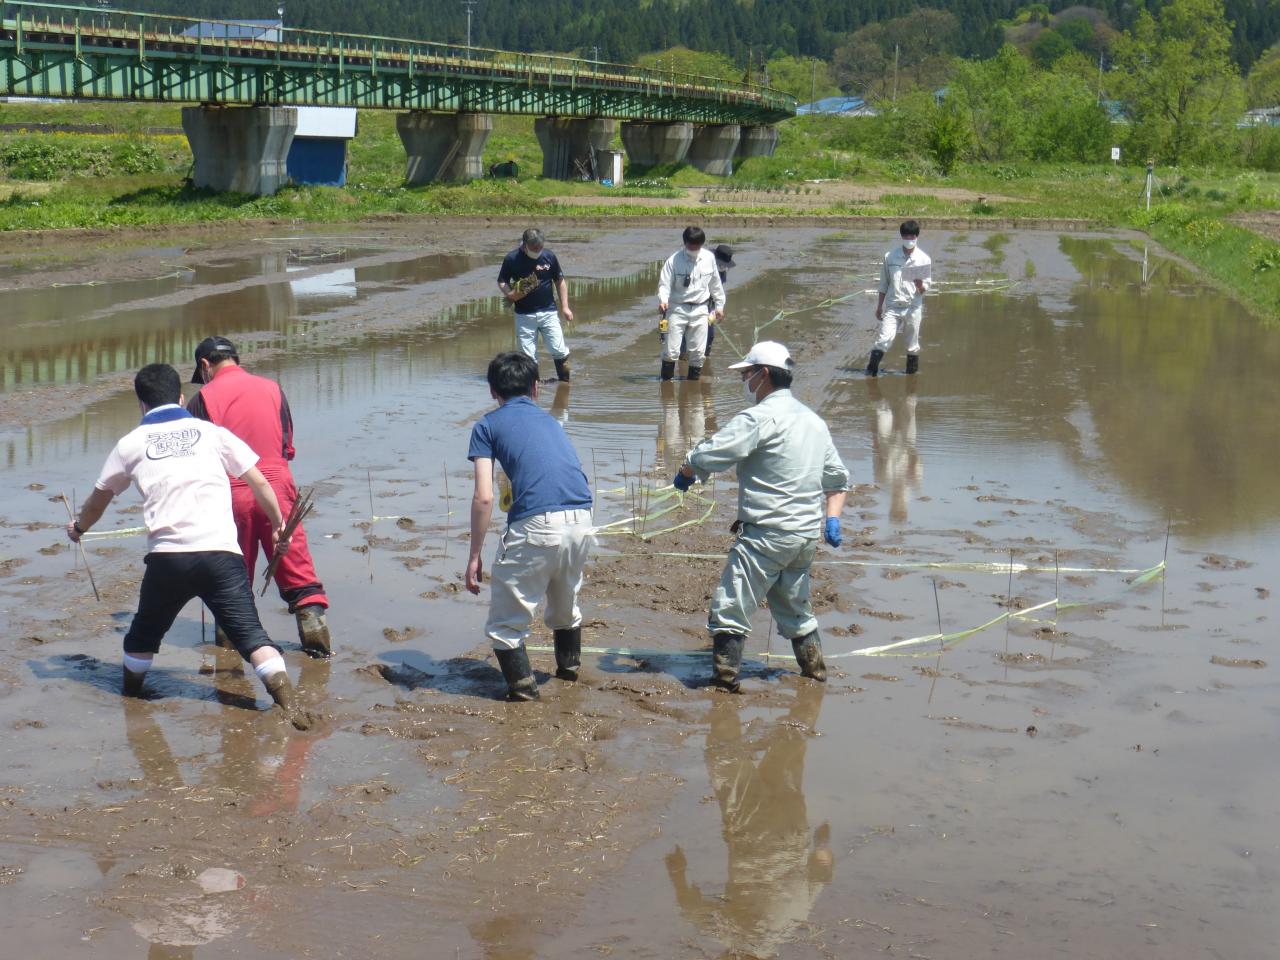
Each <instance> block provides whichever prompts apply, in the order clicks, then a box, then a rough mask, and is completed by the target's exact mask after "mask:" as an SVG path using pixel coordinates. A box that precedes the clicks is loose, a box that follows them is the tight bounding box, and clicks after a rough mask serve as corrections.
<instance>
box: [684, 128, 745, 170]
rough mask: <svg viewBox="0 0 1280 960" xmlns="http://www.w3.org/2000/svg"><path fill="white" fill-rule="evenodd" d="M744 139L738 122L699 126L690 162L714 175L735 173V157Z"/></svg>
mask: <svg viewBox="0 0 1280 960" xmlns="http://www.w3.org/2000/svg"><path fill="white" fill-rule="evenodd" d="M741 139H742V128H741V127H740V126H738V125H737V124H736V123H716V124H707V125H706V126H704V127H699V128H698V130H697V132H696V133H694V135H693V143H692V144H690V146H689V162H690V163H691V164H693V165H694V166H695V167H697V168H698V169H699V170H701V171H702V172H703V173H709V174H711V175H712V176H713V177H727V176H730V175H732V173H733V158H734V156H735V155H736V154H737V152H738V143H739V142H740V141H741Z"/></svg>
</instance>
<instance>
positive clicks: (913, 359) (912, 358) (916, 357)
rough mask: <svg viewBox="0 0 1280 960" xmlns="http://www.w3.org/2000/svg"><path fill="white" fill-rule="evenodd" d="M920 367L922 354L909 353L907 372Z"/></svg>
mask: <svg viewBox="0 0 1280 960" xmlns="http://www.w3.org/2000/svg"><path fill="white" fill-rule="evenodd" d="M919 369H920V354H918V353H908V354H907V373H915V372H916V371H918V370H919Z"/></svg>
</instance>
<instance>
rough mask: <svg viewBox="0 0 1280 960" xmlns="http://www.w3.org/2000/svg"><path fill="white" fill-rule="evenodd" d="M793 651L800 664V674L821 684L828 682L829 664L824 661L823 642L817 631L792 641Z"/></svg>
mask: <svg viewBox="0 0 1280 960" xmlns="http://www.w3.org/2000/svg"><path fill="white" fill-rule="evenodd" d="M791 649H792V650H794V651H795V654H796V663H798V664H800V672H801V673H802V674H803V675H804V676H806V677H808V678H809V679H810V680H817V681H818V682H819V683H825V682H826V680H827V664H826V662H825V661H824V660H823V659H822V640H821V639H820V638H819V637H818V631H817V630H812V631H810V632H809V633H806V634H805V635H804V636H803V637H796V638H795V639H794V640H792V641H791Z"/></svg>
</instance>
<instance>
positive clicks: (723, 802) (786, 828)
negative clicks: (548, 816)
mask: <svg viewBox="0 0 1280 960" xmlns="http://www.w3.org/2000/svg"><path fill="white" fill-rule="evenodd" d="M825 689H826V688H825V687H824V686H822V685H821V684H815V683H806V684H802V685H801V686H800V689H799V691H798V693H797V694H796V699H795V702H794V703H793V704H792V707H791V710H790V711H789V712H788V714H787V716H786V717H785V719H782V720H780V721H777V722H774V723H773V724H772V725H771V726H770V727H769V729H768V730H767V731H766V732H765V733H764V735H763V736H761V737H752V736H751V735H750V733H749V729H750V728H748V732H747V733H744V732H743V729H742V724H741V721H740V718H739V715H738V701H737V700H736V699H734V698H730V697H724V698H717V699H716V702H715V704H714V705H713V706H712V708H711V726H710V729H709V730H708V732H707V747H706V763H707V774H708V776H709V778H710V780H711V787H712V789H713V790H714V791H715V795H716V801H717V802H718V803H719V804H720V816H721V819H722V822H723V835H724V840H725V844H726V845H727V846H728V854H729V863H728V877H727V880H726V882H725V886H724V894H723V896H710V895H707V894H704V893H703V892H702V891H701V889H699V887H698V886H697V885H696V884H691V883H689V881H688V878H687V877H686V875H685V870H686V860H685V856H684V851H683V850H681V849H680V848H679V847H676V849H675V850H674V851H673V852H672V853H670V854H669V855H668V856H667V861H666V862H667V875H668V876H669V877H670V878H671V883H672V885H673V886H674V887H675V894H676V902H677V903H678V904H679V905H680V912H681V913H682V914H683V915H684V917H685V919H687V920H688V921H689V922H690V923H692V924H694V925H695V926H697V927H699V928H701V929H702V930H704V931H705V932H707V933H708V934H710V935H712V936H714V937H716V938H717V939H719V940H720V941H721V942H722V943H724V945H725V946H726V947H727V948H729V950H730V951H733V952H734V953H735V955H736V954H738V953H740V954H743V955H748V956H753V957H771V956H774V955H775V954H776V952H777V947H778V946H779V945H780V944H782V943H784V942H785V941H786V940H787V939H788V938H789V937H790V936H791V935H792V931H793V930H794V929H795V928H796V927H798V926H799V925H801V924H803V923H805V922H806V921H807V920H808V919H809V914H810V912H811V911H812V910H813V905H814V903H815V902H816V901H817V899H818V895H819V894H820V893H821V892H822V890H823V888H824V887H825V886H826V885H827V884H828V883H830V882H831V878H832V876H833V874H834V859H833V857H832V854H831V847H830V836H831V828H830V826H829V825H828V824H826V823H823V824H822V825H820V826H819V827H818V828H817V829H816V830H814V831H813V833H812V835H810V832H809V819H808V815H807V813H806V810H805V801H804V756H805V747H806V745H807V737H808V736H809V735H810V733H811V732H812V730H813V727H814V726H815V725H816V724H817V722H818V712H819V710H820V709H821V707H822V696H823V693H824V691H825ZM757 758H758V759H757Z"/></svg>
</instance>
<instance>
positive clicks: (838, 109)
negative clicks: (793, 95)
mask: <svg viewBox="0 0 1280 960" xmlns="http://www.w3.org/2000/svg"><path fill="white" fill-rule="evenodd" d="M870 110H871V108H870V107H869V106H868V105H867V101H865V100H863V99H862V98H861V97H826V98H825V99H822V100H815V101H813V103H804V104H801V105H800V106H798V107H796V113H797V114H800V115H803V114H806V113H828V114H841V113H866V112H869V111H870Z"/></svg>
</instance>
